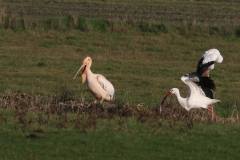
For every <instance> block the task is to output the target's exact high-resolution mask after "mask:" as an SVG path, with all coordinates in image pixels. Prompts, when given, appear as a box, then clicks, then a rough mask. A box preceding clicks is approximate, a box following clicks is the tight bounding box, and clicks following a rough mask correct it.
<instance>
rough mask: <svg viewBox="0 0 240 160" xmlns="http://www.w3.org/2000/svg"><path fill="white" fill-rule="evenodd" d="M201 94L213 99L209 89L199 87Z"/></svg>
mask: <svg viewBox="0 0 240 160" xmlns="http://www.w3.org/2000/svg"><path fill="white" fill-rule="evenodd" d="M201 88H202V90H203V92H204V93H205V95H206V97H208V98H211V99H213V93H212V91H211V89H209V88H206V87H201Z"/></svg>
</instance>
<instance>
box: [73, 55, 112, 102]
mask: <svg viewBox="0 0 240 160" xmlns="http://www.w3.org/2000/svg"><path fill="white" fill-rule="evenodd" d="M91 66H92V59H91V58H90V57H86V58H85V59H84V60H83V63H82V66H81V67H80V68H79V70H78V71H77V73H76V74H75V76H74V77H73V80H74V79H75V78H76V77H77V75H78V73H79V72H80V70H81V69H83V71H82V84H84V82H85V81H86V84H87V87H88V89H89V90H90V92H91V93H92V94H93V96H94V97H95V101H94V103H97V100H98V99H101V101H100V104H102V103H103V101H104V100H108V101H114V100H115V89H114V87H113V85H112V83H111V82H109V81H108V80H107V79H106V78H105V77H104V76H103V75H101V74H94V73H92V71H91V70H90V68H91Z"/></svg>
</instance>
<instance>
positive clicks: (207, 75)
mask: <svg viewBox="0 0 240 160" xmlns="http://www.w3.org/2000/svg"><path fill="white" fill-rule="evenodd" d="M206 77H209V68H208V69H207V70H206Z"/></svg>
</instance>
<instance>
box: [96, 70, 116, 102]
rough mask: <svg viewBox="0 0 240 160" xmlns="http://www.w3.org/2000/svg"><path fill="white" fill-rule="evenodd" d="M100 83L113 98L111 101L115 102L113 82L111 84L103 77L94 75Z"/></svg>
mask: <svg viewBox="0 0 240 160" xmlns="http://www.w3.org/2000/svg"><path fill="white" fill-rule="evenodd" d="M94 76H95V77H96V79H97V81H98V83H99V84H100V85H101V86H102V88H103V89H104V90H105V91H106V92H107V93H108V95H109V96H110V97H111V100H115V90H114V87H113V85H112V83H111V82H109V81H108V80H107V79H106V78H105V77H104V76H103V75H101V74H94Z"/></svg>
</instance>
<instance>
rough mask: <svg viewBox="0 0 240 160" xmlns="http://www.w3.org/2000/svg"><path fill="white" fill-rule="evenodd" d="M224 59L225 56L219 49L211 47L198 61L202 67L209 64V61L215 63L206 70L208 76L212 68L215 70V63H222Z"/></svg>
mask: <svg viewBox="0 0 240 160" xmlns="http://www.w3.org/2000/svg"><path fill="white" fill-rule="evenodd" d="M222 61H223V57H222V55H221V54H220V52H219V51H218V50H217V49H209V50H208V51H206V52H205V53H204V54H203V55H202V58H201V59H200V60H199V62H198V67H199V66H200V67H201V68H202V66H204V65H205V66H208V63H212V62H213V64H212V65H210V66H209V67H208V68H207V70H206V76H207V77H209V72H210V70H213V68H214V63H215V62H217V63H222ZM202 74H203V73H202Z"/></svg>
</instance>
